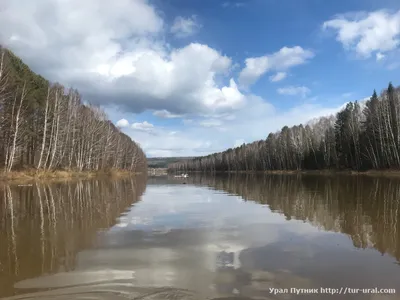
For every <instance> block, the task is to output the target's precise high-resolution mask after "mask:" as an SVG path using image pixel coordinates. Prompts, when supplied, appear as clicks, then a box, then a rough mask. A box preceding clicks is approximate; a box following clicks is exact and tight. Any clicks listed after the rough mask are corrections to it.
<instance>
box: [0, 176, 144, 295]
mask: <svg viewBox="0 0 400 300" xmlns="http://www.w3.org/2000/svg"><path fill="white" fill-rule="evenodd" d="M145 184H146V181H145V179H143V178H142V179H140V178H138V179H135V178H130V179H124V180H112V181H110V180H107V181H104V180H88V181H77V182H65V183H54V184H44V183H35V184H31V185H23V186H18V185H1V186H0V241H1V243H0V297H2V296H7V295H11V294H13V293H14V292H16V290H15V289H14V287H13V285H14V283H16V282H18V281H20V280H22V279H27V278H34V277H37V276H40V275H43V274H53V273H58V272H68V271H71V270H74V268H75V267H76V263H77V261H76V260H77V253H78V252H79V251H81V250H82V249H85V248H87V247H92V246H93V245H94V244H95V242H96V235H97V232H98V231H99V230H107V229H108V228H110V227H112V226H113V225H115V223H116V219H117V217H118V216H119V215H120V214H121V213H122V212H123V211H125V210H126V209H127V208H128V207H129V206H130V205H131V204H132V203H134V202H136V201H137V200H138V198H139V196H141V195H142V194H143V192H144V189H145Z"/></svg>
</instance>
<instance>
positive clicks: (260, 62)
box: [239, 46, 314, 86]
mask: <svg viewBox="0 0 400 300" xmlns="http://www.w3.org/2000/svg"><path fill="white" fill-rule="evenodd" d="M312 57H314V53H313V52H312V51H310V50H305V49H303V48H302V47H300V46H295V47H293V48H288V47H283V48H282V49H280V50H279V51H278V52H275V53H273V54H268V55H264V56H260V57H251V58H247V59H246V61H245V63H246V66H245V68H244V69H243V70H242V71H241V72H240V75H239V82H240V84H242V85H243V86H248V85H251V84H253V83H255V82H256V81H257V80H258V79H259V78H260V77H261V76H262V75H264V74H265V73H267V72H268V71H286V70H288V69H290V68H292V67H294V66H298V65H302V64H305V63H306V62H307V61H308V60H309V59H311V58H312Z"/></svg>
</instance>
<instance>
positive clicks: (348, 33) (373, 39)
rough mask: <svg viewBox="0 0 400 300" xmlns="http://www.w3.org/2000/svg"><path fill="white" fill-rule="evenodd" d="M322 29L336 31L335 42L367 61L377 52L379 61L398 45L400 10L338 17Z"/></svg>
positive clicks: (326, 23)
mask: <svg viewBox="0 0 400 300" xmlns="http://www.w3.org/2000/svg"><path fill="white" fill-rule="evenodd" d="M323 28H324V29H333V30H335V31H336V32H337V36H336V40H337V41H339V42H340V43H342V44H343V46H344V47H345V48H346V49H348V50H352V51H355V52H356V53H357V54H358V55H359V56H360V57H363V58H368V57H370V56H371V54H372V53H376V52H378V53H377V59H378V57H381V55H382V54H384V53H386V52H388V51H391V50H394V49H396V48H397V47H398V46H399V44H400V39H399V35H400V11H398V12H395V13H391V12H389V11H385V10H379V11H374V12H371V13H368V14H362V13H358V14H353V15H350V16H337V17H336V18H334V19H332V20H329V21H327V22H325V23H324V24H323ZM378 54H380V55H379V56H378ZM378 60H379V59H378Z"/></svg>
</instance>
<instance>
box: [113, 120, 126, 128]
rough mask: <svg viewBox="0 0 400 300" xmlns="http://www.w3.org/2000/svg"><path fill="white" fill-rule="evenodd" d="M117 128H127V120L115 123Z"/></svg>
mask: <svg viewBox="0 0 400 300" xmlns="http://www.w3.org/2000/svg"><path fill="white" fill-rule="evenodd" d="M116 125H117V127H121V128H123V127H128V126H129V122H128V120H126V119H121V120H119V121H118V122H117V124H116Z"/></svg>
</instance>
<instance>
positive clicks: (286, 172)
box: [168, 169, 400, 177]
mask: <svg viewBox="0 0 400 300" xmlns="http://www.w3.org/2000/svg"><path fill="white" fill-rule="evenodd" d="M168 174H171V172H169V173H168ZM189 174H210V172H204V171H190V172H189ZM211 174H233V175H235V174H243V175H329V176H331V175H369V176H385V177H396V176H399V177H400V170H367V171H354V170H329V169H326V170H270V171H216V172H213V173H211Z"/></svg>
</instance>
